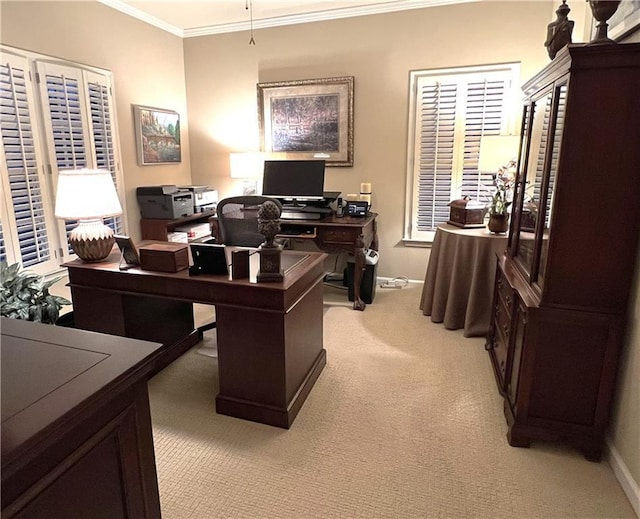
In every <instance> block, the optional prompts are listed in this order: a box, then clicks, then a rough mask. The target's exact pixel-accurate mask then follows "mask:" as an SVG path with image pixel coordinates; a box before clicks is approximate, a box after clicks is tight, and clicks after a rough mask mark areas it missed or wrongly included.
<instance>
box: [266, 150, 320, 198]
mask: <svg viewBox="0 0 640 519" xmlns="http://www.w3.org/2000/svg"><path fill="white" fill-rule="evenodd" d="M324 165H325V161H324V160H265V161H264V178H263V181H262V194H263V195H265V196H272V197H274V198H281V199H284V200H298V201H305V200H310V201H312V200H322V199H323V197H324Z"/></svg>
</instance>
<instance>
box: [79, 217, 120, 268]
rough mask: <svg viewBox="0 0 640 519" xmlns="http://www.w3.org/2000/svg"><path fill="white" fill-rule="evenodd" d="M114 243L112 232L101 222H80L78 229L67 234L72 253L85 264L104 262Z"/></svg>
mask: <svg viewBox="0 0 640 519" xmlns="http://www.w3.org/2000/svg"><path fill="white" fill-rule="evenodd" d="M115 242H116V240H115V238H114V237H113V231H112V230H111V228H109V227H107V226H106V225H105V224H104V223H103V222H102V220H80V222H79V225H78V227H76V228H75V229H73V230H72V231H71V232H70V233H69V243H70V244H71V248H72V249H73V252H75V253H76V254H77V255H78V257H79V258H80V259H81V260H83V261H86V262H87V263H92V262H95V261H102V260H104V259H105V258H106V257H107V256H109V254H110V253H111V250H112V249H113V245H114V244H115Z"/></svg>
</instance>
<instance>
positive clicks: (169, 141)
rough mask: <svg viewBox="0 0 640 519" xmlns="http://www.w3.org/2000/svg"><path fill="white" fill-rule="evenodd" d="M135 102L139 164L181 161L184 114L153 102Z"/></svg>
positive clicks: (134, 119)
mask: <svg viewBox="0 0 640 519" xmlns="http://www.w3.org/2000/svg"><path fill="white" fill-rule="evenodd" d="M132 106H133V122H134V125H135V135H136V151H137V155H138V165H140V166H148V165H153V164H172V163H176V162H180V161H181V160H182V158H181V152H180V114H178V112H174V111H172V110H163V109H161V108H152V107H150V106H141V105H132Z"/></svg>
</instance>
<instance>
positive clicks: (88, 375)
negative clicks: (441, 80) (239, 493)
mask: <svg viewBox="0 0 640 519" xmlns="http://www.w3.org/2000/svg"><path fill="white" fill-rule="evenodd" d="M159 348H160V345H159V344H152V343H149V342H143V341H138V340H132V339H125V338H120V337H113V336H109V335H104V334H98V333H91V332H86V331H82V330H74V329H71V328H63V327H59V326H53V325H50V324H40V323H32V322H29V321H21V320H17V319H7V318H4V317H3V318H2V359H1V362H2V517H3V518H4V517H6V518H10V517H19V518H41V517H47V518H69V517H91V518H98V519H99V518H104V519H112V518H125V517H140V518H156V517H157V518H159V517H160V500H159V496H158V481H157V477H156V467H155V456H154V451H153V436H152V432H151V416H150V413H149V399H148V394H147V376H148V373H149V370H150V369H151V366H150V363H149V362H150V359H151V358H152V357H153V355H155V353H156V351H157V350H158V349H159Z"/></svg>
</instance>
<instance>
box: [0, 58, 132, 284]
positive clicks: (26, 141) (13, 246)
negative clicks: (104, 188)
mask: <svg viewBox="0 0 640 519" xmlns="http://www.w3.org/2000/svg"><path fill="white" fill-rule="evenodd" d="M111 82H112V78H111V73H110V72H108V71H104V70H100V69H95V68H91V67H85V66H81V65H77V64H73V63H69V62H64V61H62V60H56V59H51V58H48V57H45V56H40V55H36V54H33V53H28V52H26V51H20V50H17V49H11V48H8V47H2V63H0V84H1V89H0V131H1V136H2V156H1V157H0V168H1V170H2V171H1V172H2V182H1V183H0V190H1V193H0V194H1V196H2V211H1V212H0V259H6V260H7V261H8V262H9V263H15V262H20V263H21V264H22V266H23V267H24V268H29V269H30V270H34V271H36V272H38V273H40V274H47V273H49V272H53V271H54V270H56V269H58V268H59V264H60V263H62V262H64V261H67V260H68V259H71V255H72V254H73V253H72V251H71V249H70V248H69V244H68V241H67V232H68V231H69V230H70V229H72V228H73V227H75V222H61V221H59V220H57V219H56V218H55V217H54V214H53V212H54V206H55V196H54V193H55V186H56V182H57V177H58V171H60V170H62V169H75V168H81V167H92V168H101V169H107V170H109V171H110V172H111V175H112V176H113V179H114V182H115V185H116V189H118V191H119V192H120V196H121V199H122V193H121V190H120V189H119V187H120V186H122V185H123V183H122V178H121V172H120V168H119V165H118V164H119V161H118V160H117V157H118V156H119V155H118V142H117V134H116V131H115V113H114V109H113V106H114V99H113V94H112V88H111ZM122 206H123V207H124V204H122ZM123 222H124V218H123V217H118V218H110V219H109V220H107V221H106V222H105V223H106V224H107V225H109V226H110V227H111V228H112V229H113V230H114V231H115V232H116V233H121V234H122V233H124V229H123Z"/></svg>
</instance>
